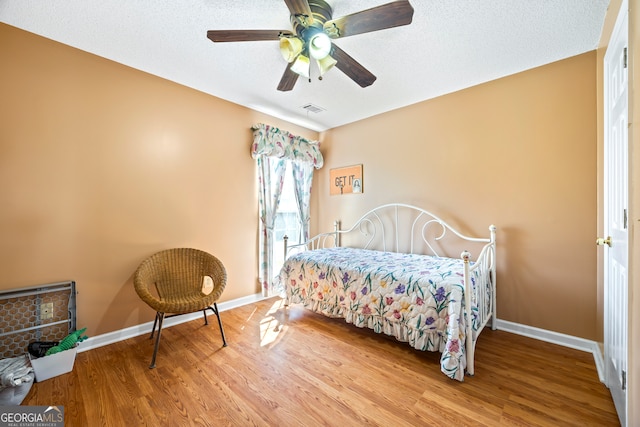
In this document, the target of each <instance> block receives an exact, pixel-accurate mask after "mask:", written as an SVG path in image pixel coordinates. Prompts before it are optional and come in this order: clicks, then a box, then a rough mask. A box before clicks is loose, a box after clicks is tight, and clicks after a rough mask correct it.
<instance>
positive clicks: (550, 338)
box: [480, 319, 604, 382]
mask: <svg viewBox="0 0 640 427" xmlns="http://www.w3.org/2000/svg"><path fill="white" fill-rule="evenodd" d="M496 327H497V328H498V329H500V330H501V331H505V332H511V333H513V334H517V335H522V336H525V337H529V338H534V339H537V340H540V341H545V342H549V343H552V344H557V345H561V346H564V347H569V348H573V349H576V350H582V351H586V352H587V353H592V354H593V360H594V362H595V364H596V369H597V371H598V378H599V379H600V381H601V382H604V359H603V357H602V352H601V351H600V346H598V343H597V342H595V341H591V340H586V339H584V338H578V337H574V336H572V335H566V334H561V333H558V332H553V331H547V330H545V329H540V328H535V327H533V326H527V325H521V324H519V323H513V322H508V321H506V320H500V319H497V321H496ZM480 339H482V338H480Z"/></svg>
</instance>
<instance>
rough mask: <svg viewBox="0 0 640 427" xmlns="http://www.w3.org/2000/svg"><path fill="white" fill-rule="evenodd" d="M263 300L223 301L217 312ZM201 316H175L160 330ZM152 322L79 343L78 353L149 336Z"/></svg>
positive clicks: (244, 298)
mask: <svg viewBox="0 0 640 427" xmlns="http://www.w3.org/2000/svg"><path fill="white" fill-rule="evenodd" d="M263 299H265V297H263V296H262V294H254V295H249V296H246V297H242V298H237V299H234V300H231V301H225V302H221V303H219V304H218V310H219V311H221V312H222V311H226V310H231V309H232V308H236V307H240V306H243V305H247V304H251V303H254V302H257V301H261V300H263ZM201 316H202V313H201V312H196V313H190V314H185V315H184V316H176V317H171V318H167V319H165V321H164V322H163V326H162V329H164V328H169V327H171V326H174V325H179V324H180V323H185V322H190V321H191V320H195V319H198V318H200V317H201ZM152 327H153V322H147V323H143V324H140V325H136V326H130V327H128V328H124V329H120V330H118V331H113V332H107V333H106V334H102V335H98V336H95V337H90V338H88V339H86V340H85V341H83V342H82V343H80V346H79V347H78V351H79V352H82V351H87V350H93V349H94V348H98V347H102V346H105V345H109V344H113V343H116V342H118V341H124V340H126V339H129V338H133V337H137V336H139V335H144V334H150V333H151V328H152Z"/></svg>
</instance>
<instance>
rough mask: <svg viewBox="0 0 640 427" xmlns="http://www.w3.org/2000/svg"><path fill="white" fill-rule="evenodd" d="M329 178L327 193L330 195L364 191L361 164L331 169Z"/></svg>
mask: <svg viewBox="0 0 640 427" xmlns="http://www.w3.org/2000/svg"><path fill="white" fill-rule="evenodd" d="M329 179H330V182H329V194H330V195H332V196H335V195H341V194H353V193H362V192H363V191H364V186H363V184H364V183H363V182H362V165H355V166H347V167H344V168H336V169H331V171H330V172H329Z"/></svg>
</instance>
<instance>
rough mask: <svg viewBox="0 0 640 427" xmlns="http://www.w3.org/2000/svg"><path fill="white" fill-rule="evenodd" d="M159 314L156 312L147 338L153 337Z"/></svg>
mask: <svg viewBox="0 0 640 427" xmlns="http://www.w3.org/2000/svg"><path fill="white" fill-rule="evenodd" d="M159 315H160V313H158V312H156V318H155V319H154V320H153V328H152V329H151V336H150V337H149V339H153V334H154V332H155V331H156V325H157V324H158V316H159Z"/></svg>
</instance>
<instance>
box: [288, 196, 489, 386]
mask: <svg viewBox="0 0 640 427" xmlns="http://www.w3.org/2000/svg"><path fill="white" fill-rule="evenodd" d="M405 211H409V212H410V214H409V215H407V214H406V212H405ZM401 218H402V219H403V220H405V224H404V225H400V224H399V219H401ZM407 219H408V221H407ZM434 226H435V227H434ZM434 229H435V232H434ZM403 230H406V231H407V232H408V234H410V237H409V239H408V240H406V239H403V240H401V239H400V238H399V235H400V234H401V232H402V231H403ZM495 230H496V229H495V227H494V226H491V227H490V237H489V238H471V237H467V236H464V235H462V234H461V233H459V232H457V231H455V230H454V229H453V228H451V227H450V226H449V225H448V224H446V223H445V222H444V221H442V220H440V219H439V218H437V217H436V216H434V215H433V214H430V213H429V212H427V211H424V210H422V209H419V208H416V207H413V206H410V205H404V204H391V205H384V206H381V207H379V208H376V209H374V210H372V211H370V212H368V213H367V214H365V215H364V216H363V217H361V218H360V220H358V221H357V222H356V224H355V225H354V226H353V227H351V228H350V229H347V230H340V229H339V226H338V225H336V229H335V230H334V231H333V232H331V233H322V234H320V235H318V236H316V237H315V238H313V239H311V240H310V241H309V242H306V243H305V244H304V245H297V247H303V248H304V249H307V250H305V251H303V252H300V253H296V254H293V255H290V254H287V255H289V256H288V257H287V259H286V261H285V264H284V266H283V268H282V270H281V272H280V280H281V283H282V284H283V285H284V286H285V290H286V299H287V303H302V304H303V305H304V306H305V307H306V308H308V309H310V310H313V311H316V312H319V313H323V314H325V315H327V316H331V317H342V318H344V319H345V320H346V321H347V322H349V323H353V324H355V325H356V326H359V327H367V328H370V329H373V330H374V331H375V332H379V333H385V334H387V335H392V336H394V337H395V338H396V339H398V340H399V341H404V342H408V343H409V344H410V345H411V346H412V347H414V348H417V349H419V350H428V351H439V352H441V353H442V356H441V359H440V364H441V370H442V371H443V372H444V373H445V374H446V375H448V376H449V377H451V378H454V379H457V380H460V381H462V379H463V378H464V372H465V371H466V372H467V373H468V374H470V375H473V373H474V351H475V342H476V337H477V336H478V335H479V334H480V331H481V330H482V329H483V328H484V326H485V325H486V324H487V323H488V321H489V320H492V319H495ZM354 231H355V232H356V234H359V235H360V237H363V240H364V242H365V243H364V244H362V246H360V249H358V248H354V247H340V244H341V240H342V237H347V236H349V234H352V233H353V232H354ZM447 231H450V232H451V233H452V234H453V235H454V236H455V237H457V238H458V239H462V241H467V242H475V243H473V244H475V245H477V246H479V248H480V249H479V254H478V256H477V257H476V258H475V261H474V260H473V258H472V256H471V253H470V252H469V251H466V250H465V251H464V252H463V253H462V257H461V258H447V257H444V256H440V255H439V253H438V252H440V251H441V248H440V242H441V241H442V240H443V238H444V236H445V234H446V233H447ZM416 236H418V237H416ZM345 240H346V239H345ZM352 245H354V240H353V239H351V240H350V243H349V246H352ZM294 247H296V246H294ZM420 248H421V249H420ZM425 248H426V250H425ZM289 249H290V248H289ZM401 249H403V250H402V251H401ZM418 249H420V252H421V253H417V252H418ZM285 250H287V249H285ZM422 252H427V253H429V255H424V254H422Z"/></svg>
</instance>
